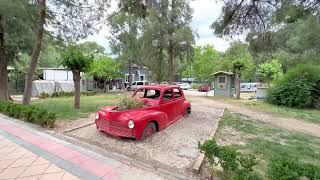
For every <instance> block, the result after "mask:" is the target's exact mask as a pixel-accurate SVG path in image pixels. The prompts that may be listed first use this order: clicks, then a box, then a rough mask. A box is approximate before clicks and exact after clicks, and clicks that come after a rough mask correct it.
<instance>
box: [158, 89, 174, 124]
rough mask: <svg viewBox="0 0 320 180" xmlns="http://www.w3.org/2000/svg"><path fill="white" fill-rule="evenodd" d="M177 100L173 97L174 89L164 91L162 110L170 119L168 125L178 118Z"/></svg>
mask: <svg viewBox="0 0 320 180" xmlns="http://www.w3.org/2000/svg"><path fill="white" fill-rule="evenodd" d="M175 107H176V102H175V99H174V97H173V92H172V89H167V90H165V91H164V93H163V95H162V101H161V105H160V108H161V111H163V112H164V113H166V114H167V116H168V121H167V123H166V124H167V125H168V124H170V123H172V122H173V121H174V120H176V108H175Z"/></svg>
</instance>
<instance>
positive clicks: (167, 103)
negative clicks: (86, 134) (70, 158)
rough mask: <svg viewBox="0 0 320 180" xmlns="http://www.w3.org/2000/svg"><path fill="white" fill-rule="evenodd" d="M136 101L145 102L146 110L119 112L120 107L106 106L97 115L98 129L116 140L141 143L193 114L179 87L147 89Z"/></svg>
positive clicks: (138, 91) (145, 87)
mask: <svg viewBox="0 0 320 180" xmlns="http://www.w3.org/2000/svg"><path fill="white" fill-rule="evenodd" d="M132 98H139V99H140V100H142V101H143V103H144V107H143V108H139V109H133V110H124V111H118V110H117V106H106V107H104V108H102V109H100V110H98V111H97V112H96V117H95V123H96V126H97V129H98V130H99V131H103V132H105V133H107V134H110V135H113V136H117V137H128V138H134V139H136V140H140V139H145V138H147V137H150V136H151V135H152V134H153V133H155V132H156V131H161V130H163V129H164V128H166V127H167V126H169V125H170V124H172V123H174V122H175V121H177V120H178V119H180V118H181V117H182V116H184V115H185V114H189V113H191V104H190V102H188V101H187V100H186V98H185V96H184V94H183V91H182V90H181V89H180V88H179V87H178V86H173V85H149V86H143V87H140V88H138V89H137V90H136V91H135V92H134V94H133V96H132Z"/></svg>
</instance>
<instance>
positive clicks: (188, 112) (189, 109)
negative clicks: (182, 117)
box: [185, 107, 191, 115]
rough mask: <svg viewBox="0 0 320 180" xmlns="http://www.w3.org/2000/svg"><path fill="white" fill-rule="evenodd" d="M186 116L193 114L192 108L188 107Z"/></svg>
mask: <svg viewBox="0 0 320 180" xmlns="http://www.w3.org/2000/svg"><path fill="white" fill-rule="evenodd" d="M185 114H186V115H189V114H191V108H190V107H187V109H186V113H185Z"/></svg>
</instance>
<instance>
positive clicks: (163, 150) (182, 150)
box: [67, 108, 222, 171]
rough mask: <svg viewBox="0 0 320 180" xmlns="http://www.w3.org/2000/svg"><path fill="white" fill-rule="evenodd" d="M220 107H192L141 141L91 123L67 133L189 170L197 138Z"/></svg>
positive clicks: (207, 130) (145, 159)
mask: <svg viewBox="0 0 320 180" xmlns="http://www.w3.org/2000/svg"><path fill="white" fill-rule="evenodd" d="M221 112H222V109H216V108H215V109H211V110H210V111H199V110H198V109H196V110H194V111H193V112H192V113H191V114H190V115H188V116H186V117H184V118H182V119H180V120H179V121H177V122H175V123H174V124H172V125H170V126H169V127H167V128H166V129H164V130H163V131H161V132H157V133H156V134H154V135H153V136H152V137H151V138H149V139H147V140H144V141H134V140H132V139H120V138H115V137H112V136H109V135H106V134H104V133H102V132H98V131H97V130H96V127H95V125H94V124H92V125H89V126H85V127H83V128H80V129H77V130H74V131H70V132H68V133H67V134H68V135H71V136H72V137H76V138H79V139H81V140H84V141H87V142H90V143H94V144H96V145H99V146H101V147H103V148H105V149H107V150H111V151H115V152H117V153H120V154H124V155H127V156H129V157H131V158H133V159H137V160H141V161H143V162H148V164H151V165H153V166H154V167H157V166H158V165H162V166H166V167H172V168H176V169H178V170H179V171H188V169H189V168H190V167H192V165H193V163H194V161H195V159H196V158H197V156H198V155H199V153H200V152H199V150H198V148H197V146H198V142H199V141H201V140H204V139H206V138H207V137H208V136H209V135H210V134H211V132H212V127H213V126H214V124H215V123H217V121H216V120H217V119H218V117H219V116H220V115H221Z"/></svg>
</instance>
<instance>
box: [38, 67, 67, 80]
mask: <svg viewBox="0 0 320 180" xmlns="http://www.w3.org/2000/svg"><path fill="white" fill-rule="evenodd" d="M43 79H44V80H51V81H72V80H73V76H72V72H71V71H67V70H52V69H45V70H43Z"/></svg>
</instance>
